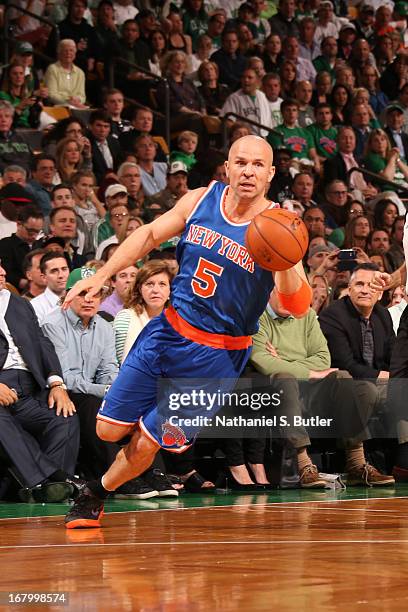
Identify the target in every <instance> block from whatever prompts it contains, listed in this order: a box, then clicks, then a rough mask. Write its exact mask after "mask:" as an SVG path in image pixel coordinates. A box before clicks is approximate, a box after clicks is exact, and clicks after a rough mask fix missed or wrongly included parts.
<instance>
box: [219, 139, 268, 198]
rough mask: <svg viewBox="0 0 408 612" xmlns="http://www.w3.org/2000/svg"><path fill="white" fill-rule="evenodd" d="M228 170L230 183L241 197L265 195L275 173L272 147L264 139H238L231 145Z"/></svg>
mask: <svg viewBox="0 0 408 612" xmlns="http://www.w3.org/2000/svg"><path fill="white" fill-rule="evenodd" d="M227 172H228V178H229V184H230V185H231V188H232V189H233V190H234V191H235V192H236V193H237V195H238V196H239V197H244V198H254V197H257V196H259V195H264V193H265V190H266V186H267V184H268V183H269V181H270V180H271V179H272V176H273V173H274V169H272V156H271V149H270V148H269V146H268V145H267V144H266V143H264V142H263V141H262V140H258V141H253V140H247V139H246V138H243V139H240V140H238V141H236V142H235V143H234V145H233V146H232V147H231V151H230V156H229V160H228V165H227Z"/></svg>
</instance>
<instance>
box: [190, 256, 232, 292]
mask: <svg viewBox="0 0 408 612" xmlns="http://www.w3.org/2000/svg"><path fill="white" fill-rule="evenodd" d="M223 271H224V268H223V267H222V266H219V265H217V264H215V263H213V262H212V261H208V260H207V259H204V257H200V259H199V261H198V265H197V269H196V271H195V273H194V278H193V280H192V281H191V287H192V288H193V292H194V293H195V294H196V295H199V296H200V297H203V298H209V297H212V296H213V295H214V293H215V290H216V289H217V280H216V279H215V276H221V274H222V273H223Z"/></svg>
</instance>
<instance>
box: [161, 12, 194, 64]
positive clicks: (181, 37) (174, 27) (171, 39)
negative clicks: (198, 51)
mask: <svg viewBox="0 0 408 612" xmlns="http://www.w3.org/2000/svg"><path fill="white" fill-rule="evenodd" d="M167 21H168V22H169V24H170V30H169V34H168V38H167V40H168V49H169V51H183V52H184V53H186V54H187V55H191V53H192V42H191V36H188V34H184V32H183V20H182V18H181V16H180V13H179V12H178V11H173V10H172V11H170V13H169V15H168V17H167Z"/></svg>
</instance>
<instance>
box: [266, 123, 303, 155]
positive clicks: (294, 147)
mask: <svg viewBox="0 0 408 612" xmlns="http://www.w3.org/2000/svg"><path fill="white" fill-rule="evenodd" d="M275 131H276V132H279V133H280V134H282V137H283V140H282V139H281V138H279V136H278V135H277V134H274V133H273V132H270V134H269V136H268V138H267V140H268V142H269V144H270V145H271V147H272V148H274V149H279V148H282V147H286V148H288V149H290V150H291V151H292V153H293V157H295V158H297V159H302V158H303V157H309V151H310V149H312V148H313V146H314V145H313V142H312V137H311V135H310V133H309V132H308V131H307V129H306V128H301V127H294V128H289V127H286V126H285V125H284V124H283V123H282V124H281V125H278V126H277V127H276V128H275Z"/></svg>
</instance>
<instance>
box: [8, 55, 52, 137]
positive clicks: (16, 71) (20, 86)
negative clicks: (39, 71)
mask: <svg viewBox="0 0 408 612" xmlns="http://www.w3.org/2000/svg"><path fill="white" fill-rule="evenodd" d="M0 100H7V101H8V102H10V103H11V104H12V105H13V106H14V122H13V125H14V127H21V128H30V127H31V128H37V127H38V125H39V116H40V112H41V109H42V103H39V102H38V99H37V98H36V97H35V96H33V95H32V94H30V93H29V92H28V90H27V87H26V82H25V68H24V64H23V63H22V62H17V61H15V62H14V63H12V64H10V65H9V66H8V67H7V69H6V74H5V77H4V80H3V84H2V87H1V91H0Z"/></svg>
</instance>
